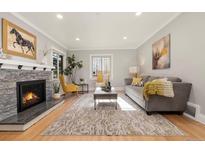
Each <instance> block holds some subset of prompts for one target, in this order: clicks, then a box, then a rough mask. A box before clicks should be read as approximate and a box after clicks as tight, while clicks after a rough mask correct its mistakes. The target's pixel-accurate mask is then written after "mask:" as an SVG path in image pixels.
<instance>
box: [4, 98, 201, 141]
mask: <svg viewBox="0 0 205 154" xmlns="http://www.w3.org/2000/svg"><path fill="white" fill-rule="evenodd" d="M77 98H78V97H77V96H72V97H70V98H67V99H66V101H65V103H64V104H63V105H62V106H60V107H59V108H57V109H56V110H55V111H53V112H51V113H50V114H49V115H47V116H46V117H45V118H43V119H41V120H40V121H39V122H38V123H36V124H35V125H33V126H32V127H30V128H29V129H28V130H27V131H25V132H0V140H17V141H18V140H30V141H44V140H62V141H63V140H72V141H76V140H84V141H96V140H106V141H115V140H117V141H118V140H122V141H124V140H129V141H134V140H185V141H187V140H188V141H195V140H205V125H203V124H201V123H199V122H196V121H194V120H192V119H189V118H187V117H185V116H179V115H164V116H165V117H166V118H167V119H169V120H170V121H171V122H172V123H174V124H175V125H176V126H177V127H179V128H180V129H181V130H183V131H184V132H185V133H186V134H185V136H43V135H41V132H42V131H43V130H45V129H46V128H47V127H48V126H49V125H50V124H51V123H52V122H54V121H55V120H56V119H57V118H58V117H59V116H60V115H61V114H63V113H64V111H65V110H67V109H68V108H70V107H71V105H72V104H73V103H74V102H75V100H76V99H77Z"/></svg>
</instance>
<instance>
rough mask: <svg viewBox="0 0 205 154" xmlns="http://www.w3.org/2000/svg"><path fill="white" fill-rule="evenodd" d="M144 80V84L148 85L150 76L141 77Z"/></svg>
mask: <svg viewBox="0 0 205 154" xmlns="http://www.w3.org/2000/svg"><path fill="white" fill-rule="evenodd" d="M140 77H141V78H142V81H143V83H146V82H147V81H148V80H149V77H150V76H149V75H141V76H140Z"/></svg>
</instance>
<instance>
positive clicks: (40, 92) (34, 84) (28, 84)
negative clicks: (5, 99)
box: [16, 80, 46, 112]
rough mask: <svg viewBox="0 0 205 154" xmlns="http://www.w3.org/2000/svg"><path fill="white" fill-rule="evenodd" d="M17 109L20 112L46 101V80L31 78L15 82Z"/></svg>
mask: <svg viewBox="0 0 205 154" xmlns="http://www.w3.org/2000/svg"><path fill="white" fill-rule="evenodd" d="M16 93H17V111H18V112H22V111H24V110H26V109H28V108H30V107H32V106H34V105H37V104H40V103H43V102H45V101H46V81H45V80H33V81H22V82H17V83H16Z"/></svg>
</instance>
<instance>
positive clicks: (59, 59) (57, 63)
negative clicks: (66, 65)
mask: <svg viewBox="0 0 205 154" xmlns="http://www.w3.org/2000/svg"><path fill="white" fill-rule="evenodd" d="M53 66H54V67H55V68H54V69H53V79H58V77H59V74H61V73H63V55H61V54H59V53H55V52H53Z"/></svg>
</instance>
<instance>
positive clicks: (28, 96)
mask: <svg viewBox="0 0 205 154" xmlns="http://www.w3.org/2000/svg"><path fill="white" fill-rule="evenodd" d="M38 99H39V97H38V96H37V95H36V94H34V93H33V92H28V93H27V94H26V95H25V96H24V97H23V102H24V103H28V102H31V101H32V102H33V101H35V100H38Z"/></svg>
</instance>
